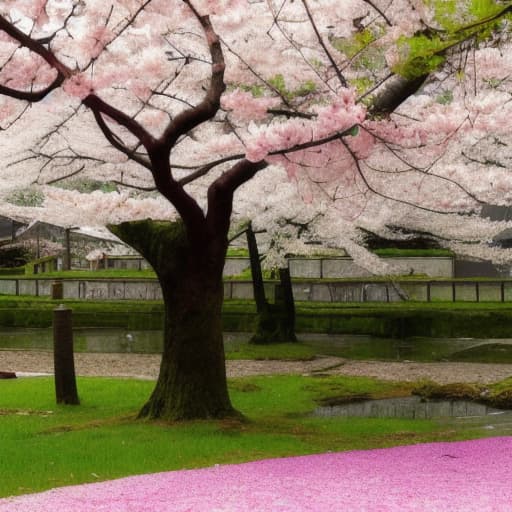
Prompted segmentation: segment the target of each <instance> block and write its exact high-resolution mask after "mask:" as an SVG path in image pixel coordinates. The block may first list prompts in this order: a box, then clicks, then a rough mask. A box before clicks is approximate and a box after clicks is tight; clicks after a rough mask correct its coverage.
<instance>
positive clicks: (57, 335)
mask: <svg viewBox="0 0 512 512" xmlns="http://www.w3.org/2000/svg"><path fill="white" fill-rule="evenodd" d="M53 362H54V371H55V395H56V399H57V403H58V404H69V405H78V404H79V403H80V400H79V398H78V391H77V388H76V377H75V361H74V357H73V324H72V310H71V308H67V307H66V306H64V305H63V304H61V305H60V306H59V307H58V308H55V309H54V310H53Z"/></svg>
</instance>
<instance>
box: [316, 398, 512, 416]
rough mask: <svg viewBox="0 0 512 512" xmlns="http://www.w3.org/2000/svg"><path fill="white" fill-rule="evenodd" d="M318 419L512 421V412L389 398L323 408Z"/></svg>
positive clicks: (459, 403)
mask: <svg viewBox="0 0 512 512" xmlns="http://www.w3.org/2000/svg"><path fill="white" fill-rule="evenodd" d="M313 414H314V415H315V416H320V417H324V418H325V417H360V418H409V419H431V418H476V417H483V416H487V417H493V419H494V418H495V417H498V416H507V417H508V419H509V420H510V419H511V418H512V411H505V410H502V409H495V408H493V407H488V406H487V405H484V404H478V403H475V402H469V401H464V400H454V401H447V400H428V401H424V400H423V399H422V398H420V397H418V396H408V397H402V398H386V399H380V400H363V401H360V402H351V403H348V404H343V405H334V406H322V407H318V408H317V409H315V411H314V413H313Z"/></svg>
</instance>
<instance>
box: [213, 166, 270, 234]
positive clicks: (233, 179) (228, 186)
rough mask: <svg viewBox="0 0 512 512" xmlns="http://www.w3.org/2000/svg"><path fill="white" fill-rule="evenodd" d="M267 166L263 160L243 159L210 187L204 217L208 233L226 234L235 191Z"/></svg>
mask: <svg viewBox="0 0 512 512" xmlns="http://www.w3.org/2000/svg"><path fill="white" fill-rule="evenodd" d="M267 165H268V164H267V162H265V161H264V160H263V161H261V162H256V163H253V162H249V160H246V159H243V160H241V161H240V162H238V163H236V164H235V165H234V166H233V167H232V168H231V169H230V170H229V171H227V172H225V173H224V174H223V175H222V176H220V177H219V178H217V179H216V180H215V181H214V182H213V183H212V184H211V185H210V187H209V189H208V214H207V217H206V222H207V225H208V229H209V231H214V230H217V229H221V230H222V231H225V233H226V234H227V232H228V230H229V223H230V217H231V212H232V209H233V195H234V193H235V191H236V189H237V188H238V187H240V186H241V185H243V184H244V183H246V182H247V181H249V180H250V179H251V178H253V177H254V176H255V174H256V173H257V172H259V171H261V170H262V169H265V167H267Z"/></svg>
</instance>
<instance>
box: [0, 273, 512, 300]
mask: <svg viewBox="0 0 512 512" xmlns="http://www.w3.org/2000/svg"><path fill="white" fill-rule="evenodd" d="M53 282H54V280H53V279H44V278H41V279H32V278H30V279H21V278H16V277H15V276H12V277H5V278H1V279H0V294H2V295H32V296H41V297H49V296H51V293H52V284H53ZM275 286H276V282H274V281H267V282H266V283H265V288H266V292H267V296H268V297H269V298H271V297H273V296H274V291H275ZM292 287H293V295H294V297H295V300H298V301H317V302H318V301H321V302H397V301H401V300H406V299H408V300H413V301H425V302H429V301H468V302H490V301H492V302H511V301H512V280H496V281H494V280H493V281H481V280H480V281H454V280H443V281H441V280H429V281H423V280H422V281H420V280H417V281H413V280H407V281H393V282H384V281H383V282H376V281H368V280H351V281H334V280H327V279H324V280H321V281H319V280H301V279H294V280H293V281H292ZM62 290H63V293H62V297H63V298H65V299H91V300H161V299H162V292H161V289H160V285H159V283H158V281H157V280H156V279H114V278H112V279H63V280H62ZM224 297H225V298H226V299H252V298H253V290H252V282H251V281H237V280H226V281H225V282H224Z"/></svg>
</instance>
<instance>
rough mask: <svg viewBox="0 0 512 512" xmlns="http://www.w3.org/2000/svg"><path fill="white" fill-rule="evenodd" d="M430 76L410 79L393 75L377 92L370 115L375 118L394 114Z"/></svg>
mask: <svg viewBox="0 0 512 512" xmlns="http://www.w3.org/2000/svg"><path fill="white" fill-rule="evenodd" d="M427 78H428V75H422V76H419V77H417V78H413V79H408V78H404V77H402V76H400V75H393V76H392V77H390V78H389V80H387V81H385V82H384V83H383V84H382V85H381V86H380V87H379V88H377V90H376V94H375V97H374V100H373V102H372V105H371V107H370V113H371V114H372V115H374V116H379V115H385V114H389V113H391V112H394V111H395V110H396V109H397V108H398V107H399V106H400V105H401V104H402V103H403V102H404V101H406V100H407V98H409V97H411V96H412V95H413V94H415V93H416V92H418V91H419V89H420V88H421V87H422V85H423V84H424V83H425V81H426V79H427Z"/></svg>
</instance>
